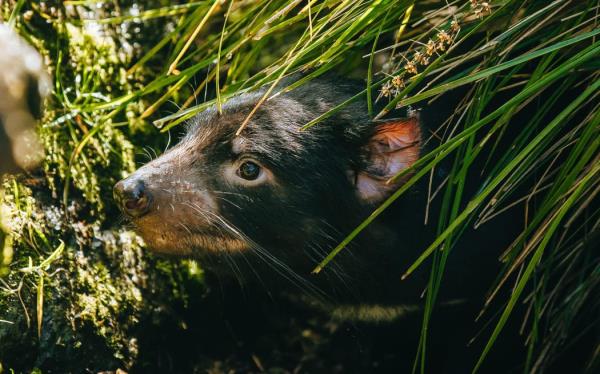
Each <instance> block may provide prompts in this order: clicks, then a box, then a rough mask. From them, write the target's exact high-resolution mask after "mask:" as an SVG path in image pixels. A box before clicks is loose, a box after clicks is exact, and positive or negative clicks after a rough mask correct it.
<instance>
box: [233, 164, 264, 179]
mask: <svg viewBox="0 0 600 374" xmlns="http://www.w3.org/2000/svg"><path fill="white" fill-rule="evenodd" d="M237 174H238V175H239V176H240V177H241V178H244V179H246V180H249V181H253V180H255V179H257V178H258V177H259V176H260V166H258V165H257V164H255V163H254V162H252V161H244V162H243V163H242V164H241V165H240V167H239V169H238V171H237Z"/></svg>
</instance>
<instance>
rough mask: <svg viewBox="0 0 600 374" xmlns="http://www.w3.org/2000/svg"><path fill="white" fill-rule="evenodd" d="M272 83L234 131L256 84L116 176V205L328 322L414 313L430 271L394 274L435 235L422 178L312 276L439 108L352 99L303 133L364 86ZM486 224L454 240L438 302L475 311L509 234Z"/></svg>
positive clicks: (380, 195) (163, 243)
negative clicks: (376, 112) (312, 308)
mask: <svg viewBox="0 0 600 374" xmlns="http://www.w3.org/2000/svg"><path fill="white" fill-rule="evenodd" d="M287 84H289V82H284V83H282V84H280V86H281V88H284V87H286V86H287ZM281 88H280V89H278V90H275V93H273V94H272V95H271V97H270V98H269V99H268V100H266V101H265V102H264V103H262V105H260V106H259V107H258V109H257V111H256V112H255V113H254V114H253V115H252V116H251V118H250V122H249V123H248V125H247V126H246V127H245V128H244V129H243V131H241V133H240V134H239V135H236V132H237V131H238V129H239V128H240V125H241V124H242V123H243V122H244V120H245V119H246V118H247V116H248V115H249V114H250V112H251V111H252V110H253V108H254V107H255V106H256V104H257V102H258V101H259V100H260V99H261V97H262V96H263V95H264V92H265V91H264V89H263V90H258V91H256V92H251V93H245V94H241V95H239V96H237V97H235V98H233V99H231V100H229V101H227V102H226V103H225V104H224V105H223V106H222V110H221V111H219V110H217V108H216V107H211V108H208V109H207V110H205V111H204V112H202V113H200V114H198V115H197V116H196V117H195V118H194V119H193V120H191V121H190V123H188V125H187V134H186V135H185V137H184V138H183V139H182V140H181V141H180V142H179V144H178V145H176V146H175V147H173V148H171V149H170V150H168V151H167V152H165V153H164V154H163V155H162V156H160V157H158V158H157V159H155V160H153V161H151V162H149V163H148V164H146V165H144V166H143V167H141V168H140V169H138V170H137V171H136V172H135V173H133V174H132V175H131V176H129V177H128V178H126V179H124V180H122V181H120V182H119V183H117V185H116V186H115V188H114V193H115V198H116V200H117V201H118V203H119V204H120V207H121V209H122V211H123V212H124V213H125V214H126V215H127V216H128V217H130V218H131V222H132V223H133V225H134V226H135V229H136V230H137V232H138V233H139V234H140V235H141V236H142V237H143V238H144V240H145V242H146V244H147V246H148V247H149V248H150V249H152V250H154V251H156V252H159V253H163V254H168V255H175V256H182V257H193V258H197V259H199V260H200V262H201V264H202V266H203V267H204V268H205V269H207V271H209V272H212V273H215V274H217V275H219V276H221V277H227V276H231V278H233V279H237V281H239V282H241V283H244V284H247V283H255V284H257V285H260V287H261V288H263V289H265V290H267V291H268V292H270V293H276V292H279V291H285V292H287V293H289V292H290V291H293V290H298V291H300V293H301V294H303V295H305V296H306V300H310V301H311V302H313V303H314V304H316V305H318V306H320V307H323V308H326V309H327V310H329V311H330V312H331V313H333V314H334V315H335V316H338V317H342V318H350V319H353V320H371V321H373V320H376V321H382V320H392V319H396V318H398V317H401V316H403V315H406V314H407V313H410V312H413V311H418V310H421V309H422V306H423V304H424V301H423V300H424V299H423V297H422V294H423V292H424V290H425V288H426V285H427V280H428V276H429V273H428V271H427V267H426V266H423V267H422V269H421V270H419V271H417V272H415V273H414V274H413V275H412V276H410V277H409V278H408V279H406V280H403V281H402V280H401V275H402V273H403V272H404V271H405V270H406V268H407V267H408V266H409V265H410V264H411V263H412V262H413V261H414V260H415V259H416V258H417V256H418V255H419V253H420V252H421V251H422V250H423V249H424V248H426V246H427V245H428V244H429V243H430V242H431V241H432V240H433V239H434V238H435V235H434V234H435V231H434V229H432V228H431V227H430V226H431V225H426V224H425V219H424V215H425V211H426V208H427V206H428V202H427V185H426V184H425V182H423V183H424V184H423V185H419V184H417V185H415V186H414V187H413V188H412V189H411V190H410V191H409V192H408V193H406V194H404V195H403V196H402V197H401V198H400V199H399V200H397V201H396V202H395V203H394V204H393V205H392V206H391V207H390V208H389V209H388V210H387V211H386V212H385V213H384V214H383V215H382V216H381V217H379V218H378V219H377V220H375V221H374V222H373V223H372V224H371V225H369V226H368V227H367V228H366V229H365V230H364V231H363V232H362V233H361V234H360V235H359V236H358V237H357V238H356V239H355V240H354V241H353V242H352V243H351V244H350V245H349V246H348V247H347V248H346V249H344V250H343V251H342V252H340V253H339V255H338V256H337V257H336V258H335V259H334V260H333V261H332V262H331V263H330V264H329V265H328V266H327V267H326V268H325V269H324V270H323V271H322V272H321V273H320V274H319V275H311V271H312V270H313V269H314V267H315V266H316V265H317V264H318V263H319V262H320V261H321V260H322V259H323V258H324V257H325V256H326V255H327V254H328V253H329V251H330V250H331V249H332V248H333V247H335V245H336V244H338V243H339V242H340V241H341V240H342V239H343V238H344V237H345V236H346V235H347V234H348V233H349V232H350V231H352V229H353V228H355V227H356V226H357V225H358V224H360V222H361V221H362V220H364V219H365V217H367V216H368V214H370V213H371V212H372V211H373V209H375V208H376V207H377V206H378V205H379V204H381V203H382V202H383V201H384V200H385V199H386V198H387V197H388V196H389V195H390V194H391V193H393V192H394V191H395V190H397V189H398V188H399V187H400V186H401V185H402V183H404V182H405V181H406V180H407V178H409V177H410V174H408V175H406V176H405V177H403V178H400V179H398V180H395V181H394V182H393V183H387V182H388V180H389V179H390V177H392V176H394V175H396V174H398V173H399V172H401V171H402V170H404V169H406V168H408V167H410V166H411V165H413V164H414V163H415V162H416V161H417V160H418V159H419V157H420V156H421V155H422V154H423V153H424V151H425V149H424V148H425V147H426V143H427V140H428V139H429V138H430V136H431V131H430V130H428V129H431V128H435V126H437V125H439V123H436V122H437V121H438V119H439V117H440V113H438V112H437V111H436V110H435V109H428V110H424V111H423V112H422V113H421V112H419V111H415V110H404V111H400V112H399V113H392V115H391V116H390V118H389V119H386V120H381V121H373V120H372V119H371V118H370V116H369V115H368V110H367V104H366V100H357V101H354V102H352V103H351V104H349V105H347V106H345V107H343V109H341V110H339V111H336V112H335V114H333V115H331V116H329V117H327V118H326V119H324V120H323V121H321V122H319V123H318V124H316V125H314V126H312V127H310V128H308V129H307V130H305V131H300V129H301V127H303V126H304V125H306V124H307V123H309V122H310V121H311V120H313V119H315V118H317V117H318V116H320V115H322V114H323V113H326V112H328V111H329V110H330V109H332V108H334V107H336V106H337V105H338V104H340V103H341V102H344V101H346V100H348V99H349V98H350V97H352V96H354V95H356V93H357V92H358V91H359V90H360V89H362V87H361V85H360V84H357V83H355V82H351V81H347V80H339V79H332V78H331V77H330V78H322V79H316V80H313V81H311V82H310V83H307V84H304V85H302V86H300V87H298V88H296V89H293V90H291V91H285V90H283V89H281ZM427 122H429V123H427ZM437 174H438V175H436V177H435V178H443V177H444V176H443V170H438V172H437ZM438 182H439V181H434V183H438ZM438 184H439V183H438ZM429 209H431V210H432V211H434V210H435V207H434V206H432V204H431V203H430V204H429ZM498 225H500V226H501V227H502V228H503V229H502V230H498ZM494 226H495V227H494V228H493V229H491V230H488V229H487V228H486V227H482V228H480V229H478V230H475V231H473V232H471V233H469V234H467V235H465V236H464V240H462V241H461V242H459V243H457V244H456V245H455V247H454V249H453V251H454V253H453V254H452V255H451V256H450V259H449V262H448V264H447V266H446V272H445V274H444V281H443V287H442V288H441V291H440V295H439V298H438V300H439V305H440V306H441V307H447V308H455V307H457V306H461V305H469V304H473V303H475V304H477V305H478V306H481V300H482V298H483V295H484V291H485V289H486V288H488V287H489V286H490V281H491V278H490V277H492V276H494V266H495V263H496V262H497V257H498V254H499V252H498V249H499V248H503V246H504V245H506V244H507V243H508V242H509V240H510V237H509V236H508V235H505V233H504V230H509V228H510V226H511V225H508V224H506V223H496V224H495V225H494ZM469 318H470V321H472V319H473V318H474V315H471V314H469Z"/></svg>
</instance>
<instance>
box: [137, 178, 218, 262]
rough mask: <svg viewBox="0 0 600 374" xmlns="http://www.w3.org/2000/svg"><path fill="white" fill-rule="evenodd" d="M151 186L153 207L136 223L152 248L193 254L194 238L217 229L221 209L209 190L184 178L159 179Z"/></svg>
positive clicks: (149, 190)
mask: <svg viewBox="0 0 600 374" xmlns="http://www.w3.org/2000/svg"><path fill="white" fill-rule="evenodd" d="M147 189H148V195H149V196H151V202H150V205H151V206H150V209H149V211H148V213H146V214H144V215H143V216H141V217H138V218H136V219H134V220H133V223H134V225H135V227H136V231H137V232H138V233H139V234H140V235H141V236H142V238H143V239H144V241H145V242H146V244H147V246H148V247H149V248H150V249H152V250H155V251H157V252H161V253H166V254H173V255H190V254H191V251H192V249H191V248H192V247H193V245H192V244H193V243H192V241H193V240H192V238H193V237H195V236H196V235H198V234H205V233H209V232H212V231H214V227H215V223H214V222H215V220H216V219H218V218H217V217H219V214H220V212H219V209H218V205H217V204H216V202H215V198H214V197H213V196H212V194H211V193H209V192H208V191H206V190H205V189H203V188H199V187H198V186H197V185H194V184H193V183H191V182H188V181H184V180H177V181H168V182H163V181H161V180H160V179H159V178H156V179H155V181H154V182H153V183H151V184H150V185H149V186H148V187H147Z"/></svg>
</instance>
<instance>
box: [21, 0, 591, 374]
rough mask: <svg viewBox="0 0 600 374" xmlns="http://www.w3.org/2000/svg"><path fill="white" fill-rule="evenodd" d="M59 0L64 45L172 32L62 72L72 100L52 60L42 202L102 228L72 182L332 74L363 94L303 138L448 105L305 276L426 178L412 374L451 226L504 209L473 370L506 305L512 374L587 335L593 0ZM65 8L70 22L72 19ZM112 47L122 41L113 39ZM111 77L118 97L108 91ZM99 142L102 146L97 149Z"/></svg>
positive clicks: (91, 194)
mask: <svg viewBox="0 0 600 374" xmlns="http://www.w3.org/2000/svg"><path fill="white" fill-rule="evenodd" d="M21 3H22V2H17V5H21ZM65 3H66V5H65V6H67V9H68V10H67V12H66V13H64V14H65V17H67V19H68V20H69V24H70V26H67V29H66V31H65V30H63V31H64V32H67V31H69V27H71V28H72V29H76V28H80V29H82V30H92V29H100V30H114V29H115V28H116V29H118V28H122V29H131V30H135V29H136V27H142V26H143V25H145V24H162V25H168V27H164V29H163V30H162V31H163V32H161V33H156V34H154V35H153V37H152V38H150V39H151V40H150V42H148V40H145V41H144V43H146V44H143V47H142V48H140V49H136V43H140V42H141V41H140V40H135V39H136V37H138V38H139V37H140V36H139V35H138V36H135V35H134V36H132V35H129V37H130V38H133V39H134V42H132V43H131V44H130V45H128V46H129V47H131V46H133V47H132V48H133V49H134V50H135V53H134V54H133V55H132V56H133V57H130V58H125V60H120V61H119V62H118V63H116V60H115V64H113V65H110V64H109V65H110V66H112V68H114V69H113V70H111V69H108V70H106V71H104V70H103V71H101V72H96V71H94V70H93V69H91V70H90V71H85V70H84V71H83V72H81V74H80V75H79V78H76V75H77V74H73V70H74V71H75V72H76V71H77V67H71V68H69V71H68V72H67V74H71V75H72V77H73V79H72V82H74V84H76V86H75V88H68V87H65V86H63V85H61V83H60V82H62V78H61V77H60V76H61V75H62V74H64V73H63V72H62V70H61V68H60V66H61V64H60V61H62V60H61V59H64V58H65V57H64V56H62V55H60V54H59V55H57V56H56V55H55V56H53V61H54V62H55V76H56V82H57V87H56V88H57V93H56V98H55V100H58V101H59V102H60V103H61V105H60V107H61V108H62V109H60V112H59V113H55V114H54V116H53V118H52V119H51V120H49V121H47V122H46V125H45V127H44V130H43V132H45V133H46V135H44V136H45V140H46V142H47V143H46V144H47V147H48V148H52V147H55V148H56V147H57V146H60V145H61V144H64V143H60V142H58V143H52V141H55V142H56V139H57V138H56V137H59V136H63V137H68V138H69V140H68V142H66V143H67V144H69V147H68V148H67V151H61V152H59V154H63V153H64V155H62V156H60V157H62V159H61V160H47V162H46V164H45V170H44V171H45V173H46V174H45V177H46V179H47V180H49V181H50V182H49V183H50V184H51V186H53V191H55V196H54V198H55V201H54V204H57V205H60V206H62V207H63V208H68V207H69V206H70V205H71V204H72V201H73V196H78V197H79V198H81V199H83V200H84V201H87V202H90V203H91V204H92V205H91V206H92V207H93V209H92V212H86V214H92V215H94V217H96V216H102V217H104V213H105V212H106V209H110V208H107V207H105V206H104V203H103V202H104V201H105V200H103V199H102V198H99V197H100V196H102V194H103V193H104V194H106V193H107V191H105V190H103V187H102V186H101V184H100V183H97V181H95V180H94V179H91V180H88V179H85V178H87V177H90V178H91V175H92V174H91V173H89V171H90V170H92V169H93V168H94V167H95V166H96V165H104V166H103V167H106V168H109V164H110V162H113V164H112V165H115V163H118V165H119V166H118V170H119V172H126V171H128V170H131V168H132V167H133V164H132V156H131V152H132V148H131V147H132V146H131V145H130V144H132V143H135V144H143V142H144V141H148V142H155V143H154V144H153V145H156V144H161V145H164V143H166V141H165V142H164V143H160V141H156V139H167V138H168V137H169V136H170V133H171V132H176V131H178V126H179V125H181V124H182V123H184V122H185V121H186V120H188V119H190V118H191V117H192V116H194V115H195V114H197V113H199V112H201V111H202V110H204V109H205V108H207V107H208V106H211V105H217V107H220V106H221V105H222V104H223V103H224V102H226V101H227V100H228V99H229V98H231V97H232V96H234V95H237V94H239V93H241V92H246V91H250V90H253V89H256V88H258V87H262V86H264V85H270V86H272V87H274V86H275V85H276V84H278V83H279V82H281V81H282V80H283V78H285V77H287V76H290V75H292V74H296V73H298V72H302V73H304V74H303V75H302V78H301V79H300V80H298V81H296V82H294V83H292V84H291V86H289V87H287V88H285V89H286V90H292V89H294V88H295V87H297V86H299V85H302V84H304V83H306V82H308V81H310V80H311V79H315V78H317V77H319V76H321V75H323V74H325V73H327V72H330V71H336V72H337V73H338V74H339V75H340V76H344V77H353V78H358V79H363V80H364V81H365V82H366V84H365V89H364V90H363V91H362V92H360V93H358V94H357V95H356V96H355V97H353V98H351V99H350V100H348V101H347V102H345V103H342V104H340V105H339V106H338V107H336V108H334V109H332V110H331V111H330V112H328V113H326V114H324V115H322V116H320V117H318V118H315V119H313V120H312V121H310V122H309V123H306V124H305V126H304V127H303V131H310V129H311V128H312V127H313V126H324V124H323V123H322V121H323V120H324V119H325V118H327V117H328V116H330V115H332V114H333V113H335V112H336V111H338V110H340V109H341V108H342V107H343V106H344V105H347V104H349V103H350V102H352V101H357V100H363V101H366V103H367V105H368V108H369V111H370V113H371V115H372V118H373V119H379V118H381V117H383V116H384V115H386V114H387V113H389V112H391V111H392V110H394V109H395V108H402V107H406V106H415V107H426V106H427V105H435V104H436V102H437V101H436V100H441V99H443V97H444V96H445V95H455V94H457V93H460V95H461V98H460V100H459V101H458V102H457V104H456V107H455V108H454V111H453V114H452V115H450V116H449V117H448V118H445V119H444V121H442V122H441V123H440V124H439V127H438V128H435V129H432V131H431V134H430V139H429V140H428V145H429V151H428V152H427V153H426V154H425V155H423V157H422V158H421V159H420V160H419V161H418V162H416V163H415V164H414V165H413V166H412V167H411V168H410V170H407V171H404V172H403V173H402V175H404V174H406V173H412V174H411V177H410V178H409V179H408V180H407V182H406V183H405V184H403V185H402V186H401V187H400V188H399V189H398V190H397V191H396V192H395V193H393V194H392V195H391V196H390V197H389V199H387V200H386V201H385V202H384V203H383V204H382V205H381V206H380V207H378V208H376V209H375V210H374V211H373V212H372V214H371V215H370V216H369V217H368V218H367V219H366V220H365V221H364V222H363V223H362V224H360V225H359V226H358V227H357V228H356V229H355V230H353V231H352V232H349V233H348V236H347V237H346V238H345V239H344V240H343V241H342V242H341V243H340V244H339V246H337V247H336V248H332V251H331V253H330V254H329V256H327V257H326V258H324V259H323V261H322V263H321V264H319V266H318V267H317V268H316V269H315V273H319V272H321V271H327V265H328V263H329V262H330V261H335V255H336V254H337V253H339V252H340V251H342V250H344V248H345V247H346V245H348V244H349V243H350V242H351V241H352V240H353V239H354V238H355V237H356V236H358V235H360V233H361V231H362V230H363V229H364V228H365V227H367V226H368V225H369V224H370V223H371V222H373V221H374V220H376V219H378V216H379V215H380V214H381V213H382V212H384V211H385V210H386V209H387V208H388V207H390V206H392V205H393V204H394V201H395V200H396V199H398V198H399V197H400V196H401V195H403V194H404V193H406V192H407V191H408V190H409V189H410V188H411V186H414V185H415V184H416V183H417V182H418V181H420V180H423V179H424V180H427V181H430V182H429V201H430V202H432V203H433V202H436V203H438V204H439V206H440V207H441V208H440V210H439V212H436V216H432V215H430V214H429V212H428V214H426V216H427V217H428V222H427V224H429V225H434V226H435V227H436V229H437V237H436V238H435V240H433V241H432V243H431V244H430V245H429V246H428V247H427V248H423V251H422V253H421V255H420V256H419V257H418V258H415V259H414V263H413V264H412V265H411V266H410V267H409V268H407V269H404V270H405V273H404V276H403V278H406V277H410V276H411V274H412V273H413V272H414V271H415V269H417V268H419V267H420V266H422V265H423V264H425V263H427V264H429V265H430V266H431V272H430V277H429V283H428V286H427V290H426V293H425V295H424V297H425V299H426V307H425V310H424V312H423V319H422V333H421V336H420V342H419V345H418V347H417V350H416V351H417V355H416V358H415V363H414V371H415V372H425V371H426V367H427V347H428V343H427V342H428V337H429V336H430V335H431V334H435V333H436V331H435V329H430V328H429V321H430V320H431V317H432V314H433V313H434V307H435V305H436V297H437V295H438V294H439V292H440V289H443V287H444V267H445V264H446V263H447V259H448V257H449V256H453V251H455V250H460V248H454V247H455V244H456V242H457V241H458V239H459V238H460V236H461V234H462V233H463V232H465V230H470V229H477V228H478V227H480V226H482V225H486V224H494V219H495V218H496V217H498V216H500V215H503V214H509V213H511V214H518V215H519V216H521V217H522V219H523V222H524V224H523V227H522V229H521V231H520V232H519V233H518V235H516V236H515V237H513V238H510V239H511V241H512V243H511V244H510V245H509V246H508V247H507V248H506V249H505V251H504V252H503V253H498V257H499V261H501V263H502V266H503V269H502V271H501V272H500V273H499V274H498V275H497V279H496V281H495V283H494V284H490V285H489V294H488V295H487V300H486V302H485V304H484V305H482V309H481V314H480V316H479V317H478V318H480V319H483V320H486V321H487V323H486V324H485V325H486V328H484V329H483V330H482V331H481V332H480V334H479V335H478V336H476V337H474V338H475V339H478V340H480V341H482V340H484V341H485V344H483V347H484V348H483V350H482V351H481V353H480V356H479V358H478V360H476V362H474V363H473V371H478V370H479V368H480V367H481V365H482V364H483V363H484V362H485V360H486V357H487V356H488V354H489V353H490V351H491V350H493V349H494V346H495V345H496V344H501V341H502V332H503V331H504V330H505V329H506V328H508V327H507V326H510V328H514V327H513V324H510V325H507V322H509V321H512V320H514V319H515V318H517V317H516V315H515V313H514V311H515V309H516V308H517V307H518V308H519V309H520V308H523V309H524V313H520V314H519V316H521V317H519V318H521V319H522V320H520V321H518V323H516V324H514V326H518V327H517V328H518V329H519V333H520V334H522V336H523V338H524V342H525V344H526V346H527V357H526V360H525V362H524V367H523V370H524V371H525V372H543V371H544V370H545V369H547V367H549V366H550V365H551V364H552V363H553V360H554V359H555V358H556V357H558V356H559V355H560V353H561V352H562V351H563V350H565V349H571V348H572V345H573V344H577V343H576V342H577V339H578V337H580V336H581V335H583V334H585V333H586V332H587V331H589V330H588V329H597V328H598V327H597V323H598V315H600V308H599V302H600V297H599V296H600V293H599V292H598V291H599V287H600V256H599V255H598V249H599V246H600V244H599V243H600V231H599V227H600V209H599V204H598V203H599V198H598V192H600V152H599V149H600V101H599V100H598V96H599V95H600V80H599V79H598V78H599V76H600V70H599V68H600V64H599V62H600V27H599V26H598V25H599V21H600V19H599V17H600V8H599V4H598V2H597V1H595V0H555V1H542V0H526V1H522V0H519V1H517V0H494V1H480V0H470V1H467V0H464V1H461V0H458V1H450V0H448V1H447V2H446V1H443V2H441V1H414V0H413V1H410V0H352V1H349V0H307V1H297V0H291V1H288V0H286V1H283V0H269V1H251V0H250V1H247V0H237V1H236V0H226V1H221V0H206V1H196V2H186V3H181V4H179V3H177V4H173V3H170V2H164V1H163V2H160V1H157V2H153V4H154V5H156V6H155V7H152V6H146V7H143V8H140V7H138V6H136V5H131V4H130V3H128V4H129V6H128V7H123V8H122V9H121V10H120V11H115V12H112V13H109V14H105V15H103V16H101V17H99V16H98V15H97V13H94V11H93V8H94V6H95V4H99V3H101V2H100V1H68V2H65ZM32 8H33V10H32V11H33V12H40V14H42V11H41V10H37V9H36V8H35V6H33V5H32ZM14 9H19V8H18V7H14ZM69 9H70V10H69ZM73 9H77V10H78V11H77V12H76V13H69V12H73ZM44 14H45V13H44ZM15 17H19V16H15ZM22 22H24V21H22ZM152 22H155V23H152ZM25 30H26V32H27V28H25ZM34 40H35V38H34ZM115 40H117V43H119V36H118V35H117V37H116V39H115ZM84 44H85V43H84ZM118 46H119V47H122V45H118ZM117 50H118V48H117ZM71 53H75V52H74V51H72V52H71ZM99 53H102V52H101V51H100V52H99ZM111 56H112V55H111ZM113 57H114V58H117V59H118V58H120V57H119V56H118V54H117V55H116V57H115V56H112V57H110V58H113ZM106 58H109V57H106ZM80 61H81V60H80ZM86 61H87V60H86ZM89 62H90V65H93V62H92V61H89ZM109 62H110V61H109ZM86 63H87V62H86ZM97 74H100V75H99V76H97ZM102 74H111V75H110V76H106V75H105V76H102ZM111 80H116V81H118V82H120V83H119V87H120V89H117V90H113V89H107V87H106V86H104V85H108V84H109V82H110V81H111ZM269 93H270V90H267V93H266V94H265V99H267V97H268V94H269ZM375 104H377V105H375ZM244 125H245V122H244V123H242V124H241V127H243V126H244ZM57 129H61V130H60V131H59V130H57ZM111 141H113V142H115V143H114V144H115V145H116V147H112V148H111V147H110V146H109V147H106V148H103V147H102V144H113V143H110V142H111ZM107 142H108V143H107ZM53 144H54V145H53ZM60 147H62V146H60ZM128 147H130V148H128ZM61 149H62V148H61ZM92 154H94V155H100V156H101V159H102V160H104V161H102V162H100V161H98V159H96V158H95V157H96V156H93V155H92ZM113 156H114V159H113V158H111V157H113ZM87 158H90V159H89V160H88V159H87ZM111 160H112V161H111ZM442 165H449V167H447V169H448V175H447V177H446V178H444V180H443V181H442V182H440V183H439V184H437V185H436V184H435V183H434V182H433V181H434V178H432V176H433V174H434V173H435V171H436V170H437V168H440V167H441V166H442ZM444 167H446V166H444ZM402 175H397V176H395V177H394V178H392V179H395V178H399V177H401V176H402ZM49 176H51V177H49ZM473 176H476V178H475V179H474V178H473ZM116 177H117V176H115V175H111V178H112V179H113V180H114V179H116ZM472 180H477V184H476V185H473V184H472V183H473V182H472ZM9 190H11V191H13V190H12V189H9ZM14 191H16V192H14V193H17V192H18V191H17V190H14ZM423 209H424V210H428V209H429V205H427V206H424V207H423ZM515 212H517V213H515ZM77 214H79V213H77ZM42 231H43V230H42ZM34 234H35V232H34V233H33V234H32V235H34ZM40 241H42V242H43V239H35V242H36V243H38V242H40ZM44 245H45V244H44ZM61 245H62V243H60V242H58V241H55V242H54V243H53V245H50V246H49V247H48V249H47V250H46V251H45V252H44V253H47V254H48V256H49V257H48V258H51V257H52V256H54V253H56V251H58V249H59V248H62V247H60V246H61ZM61 250H62V249H61ZM42 265H44V263H43V262H42V263H40V264H39V265H37V266H42ZM32 266H33V265H32ZM31 269H34V267H31ZM36 269H37V268H36ZM32 271H33V270H32ZM40 279H44V278H43V277H42V278H40ZM398 281H399V282H400V281H401V280H400V279H399V280H398ZM38 282H41V281H38ZM38 288H39V286H38ZM582 321H589V323H587V322H586V324H584V325H582V323H581V322H582ZM592 351H593V352H595V353H594V354H593V355H592V356H591V357H586V358H585V360H587V361H586V364H585V365H586V368H587V369H588V370H589V371H590V372H593V371H594V370H598V368H599V366H598V365H599V364H598V361H599V357H598V356H599V355H600V346H597V347H595V349H592Z"/></svg>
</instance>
